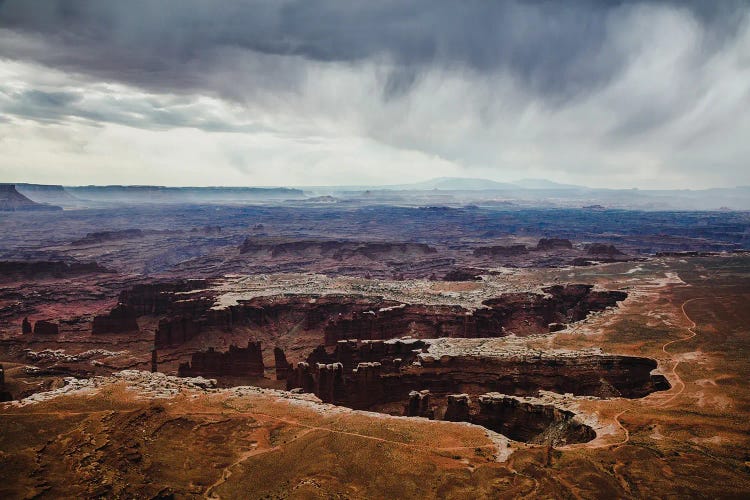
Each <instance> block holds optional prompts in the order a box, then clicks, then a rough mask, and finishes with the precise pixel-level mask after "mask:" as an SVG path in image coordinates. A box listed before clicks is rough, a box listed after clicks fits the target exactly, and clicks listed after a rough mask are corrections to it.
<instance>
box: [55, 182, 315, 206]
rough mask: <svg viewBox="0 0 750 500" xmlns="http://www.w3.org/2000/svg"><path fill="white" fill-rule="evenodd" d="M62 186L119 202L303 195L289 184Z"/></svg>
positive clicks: (99, 200)
mask: <svg viewBox="0 0 750 500" xmlns="http://www.w3.org/2000/svg"><path fill="white" fill-rule="evenodd" d="M65 189H66V190H67V191H68V192H69V193H71V194H72V195H74V196H75V197H77V198H80V199H81V200H85V201H91V202H97V203H121V204H170V203H171V204H177V203H179V204H182V203H207V204H212V203H242V202H247V201H257V200H286V199H292V198H304V192H303V191H302V190H300V189H292V188H258V187H166V186H75V187H72V186H71V187H66V188H65Z"/></svg>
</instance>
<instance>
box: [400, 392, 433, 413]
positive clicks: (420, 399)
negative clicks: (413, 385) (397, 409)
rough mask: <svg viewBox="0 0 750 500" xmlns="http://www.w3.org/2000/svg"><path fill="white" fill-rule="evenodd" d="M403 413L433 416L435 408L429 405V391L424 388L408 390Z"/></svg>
mask: <svg viewBox="0 0 750 500" xmlns="http://www.w3.org/2000/svg"><path fill="white" fill-rule="evenodd" d="M404 415H405V416H407V417H424V418H429V419H432V418H434V417H435V410H434V409H433V408H432V407H431V406H430V391H428V390H426V389H425V390H422V391H410V392H409V400H408V402H407V403H406V408H405V409H404Z"/></svg>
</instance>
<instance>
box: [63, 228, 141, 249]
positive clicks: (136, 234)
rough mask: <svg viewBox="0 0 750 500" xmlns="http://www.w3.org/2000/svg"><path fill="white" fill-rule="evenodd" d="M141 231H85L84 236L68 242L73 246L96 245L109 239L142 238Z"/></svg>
mask: <svg viewBox="0 0 750 500" xmlns="http://www.w3.org/2000/svg"><path fill="white" fill-rule="evenodd" d="M142 237H143V231H141V230H140V229H122V230H119V231H98V232H94V233H87V234H86V236H84V237H83V238H80V239H78V240H74V241H72V242H71V243H70V244H71V245H73V246H83V245H97V244H100V243H106V242H109V241H121V240H130V239H133V238H142Z"/></svg>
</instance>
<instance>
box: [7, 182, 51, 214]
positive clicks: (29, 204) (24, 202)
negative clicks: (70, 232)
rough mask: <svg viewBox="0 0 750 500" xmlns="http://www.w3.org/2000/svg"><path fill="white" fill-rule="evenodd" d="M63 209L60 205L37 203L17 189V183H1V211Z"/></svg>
mask: <svg viewBox="0 0 750 500" xmlns="http://www.w3.org/2000/svg"><path fill="white" fill-rule="evenodd" d="M23 210H62V209H61V208H60V207H56V206H53V205H45V204H42V203H36V202H35V201H32V200H30V199H28V198H27V197H25V196H24V195H22V194H21V193H19V192H18V191H16V186H15V184H0V211H2V212H16V211H23Z"/></svg>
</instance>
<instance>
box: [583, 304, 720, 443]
mask: <svg viewBox="0 0 750 500" xmlns="http://www.w3.org/2000/svg"><path fill="white" fill-rule="evenodd" d="M708 298H720V297H693V298H692V299H688V300H686V301H685V302H683V303H682V305H680V311H681V312H682V315H683V317H684V318H685V319H686V320H688V321H689V322H690V323H691V326H689V327H684V329H685V330H687V331H688V333H689V335H687V336H685V337H681V338H679V339H674V340H670V341H669V342H666V343H664V345H662V346H661V350H662V352H664V354H666V355H667V356H670V357H672V358H674V355H673V354H670V352H669V351H667V347H669V346H670V345H673V344H676V343H678V342H686V341H688V340H690V339H692V338H694V337H695V336H696V335H698V334H697V333H696V331H695V329H696V328H697V326H698V325H697V324H696V322H695V321H693V320H692V319H691V318H690V316H688V314H687V312H686V311H685V306H686V305H688V304H689V303H691V302H694V301H696V300H703V299H708ZM679 365H680V360H676V361H675V362H674V365H673V366H672V370H671V374H672V377H673V380H675V381H676V382H675V385H674V387H678V386H679V389H678V390H677V392H674V393H671V394H670V393H669V392H668V393H664V396H666V395H669V399H667V400H665V401H658V402H653V406H655V407H662V406H666V405H667V404H669V403H671V402H672V401H674V400H675V399H676V398H677V397H679V396H680V394H682V393H683V391H684V390H685V382H684V381H683V380H682V378H681V377H680V375H679V374H678V373H677V367H678V366H679ZM647 403H648V402H647ZM634 409H636V408H634V407H630V408H627V409H625V410H623V411H621V412H620V413H618V414H617V415H615V416H614V419H613V420H614V422H615V424H617V426H618V427H619V428H620V429H622V431H623V433H624V435H625V437H624V438H623V439H622V441H620V442H618V443H612V444H597V445H588V446H587V445H585V444H584V445H582V446H584V447H587V448H606V447H609V446H613V447H619V446H623V445H625V444H627V443H628V442H629V441H630V431H628V429H627V428H625V426H623V425H622V421H621V420H620V418H621V417H622V416H623V415H625V414H626V413H628V412H630V411H633V410H634Z"/></svg>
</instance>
